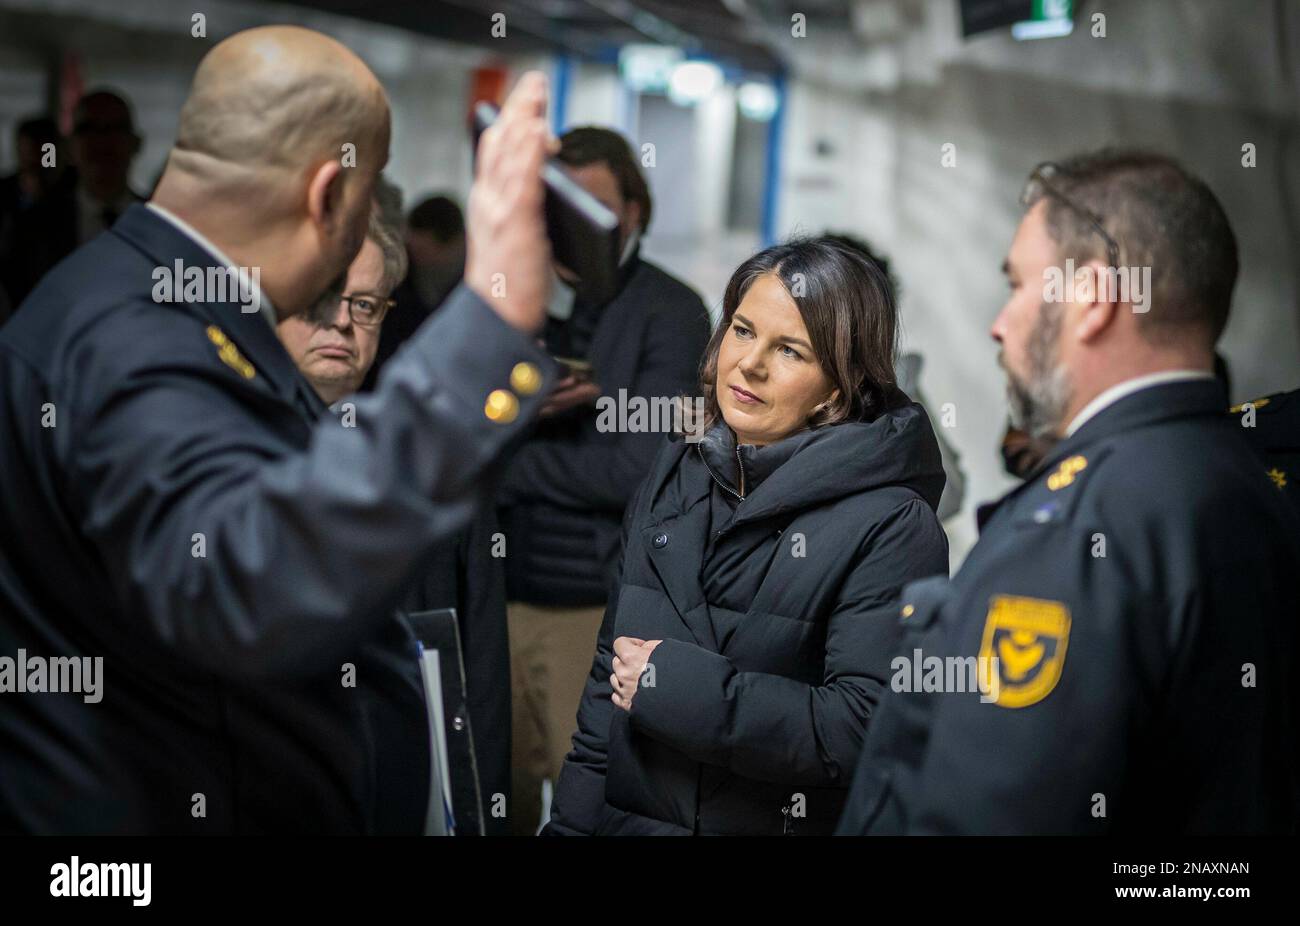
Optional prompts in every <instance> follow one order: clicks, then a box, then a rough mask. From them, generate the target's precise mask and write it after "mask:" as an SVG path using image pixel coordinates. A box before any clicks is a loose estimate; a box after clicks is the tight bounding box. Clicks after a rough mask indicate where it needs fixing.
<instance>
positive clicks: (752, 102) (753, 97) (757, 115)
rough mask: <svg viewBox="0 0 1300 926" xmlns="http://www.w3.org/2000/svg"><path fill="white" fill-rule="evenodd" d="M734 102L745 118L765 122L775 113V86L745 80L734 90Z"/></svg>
mask: <svg viewBox="0 0 1300 926" xmlns="http://www.w3.org/2000/svg"><path fill="white" fill-rule="evenodd" d="M736 103H737V104H738V105H739V106H740V112H741V114H742V115H743V116H744V117H745V118H746V119H753V120H754V121H755V122H767V121H768V120H769V119H771V118H772V117H773V116H775V115H776V104H777V99H776V88H775V87H773V86H772V85H771V84H764V83H760V82H759V81H756V80H750V81H746V82H745V83H743V84H741V85H740V89H739V90H737V91H736Z"/></svg>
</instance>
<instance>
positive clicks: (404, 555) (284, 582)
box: [0, 26, 554, 835]
mask: <svg viewBox="0 0 1300 926" xmlns="http://www.w3.org/2000/svg"><path fill="white" fill-rule="evenodd" d="M546 98H547V92H546V81H545V78H544V77H543V76H542V75H539V74H535V73H532V74H527V75H525V76H524V77H523V78H522V79H521V80H520V82H519V84H518V86H517V87H516V88H515V90H514V92H513V93H512V94H511V96H510V98H509V99H508V100H507V101H506V104H505V106H504V107H503V109H502V114H501V117H500V119H499V120H498V122H497V123H496V124H495V125H493V126H492V127H491V128H490V129H489V130H488V131H487V132H485V133H484V135H483V137H482V139H481V142H480V149H479V157H478V167H477V176H476V179H475V183H474V187H473V189H472V191H471V193H470V205H469V222H468V230H469V255H468V261H467V265H466V274H465V285H463V286H461V287H459V288H458V289H457V290H456V291H455V292H454V293H453V294H452V296H451V297H449V299H448V304H447V305H446V306H444V307H443V309H442V310H441V311H440V312H439V313H438V318H436V319H435V320H433V321H432V322H431V323H430V324H429V325H427V326H426V327H424V328H423V329H421V331H420V332H418V333H417V334H416V336H415V337H414V338H413V339H412V340H411V342H410V343H409V344H408V347H407V350H405V351H403V353H402V356H401V358H399V359H395V360H394V362H393V364H392V365H391V368H390V369H389V370H387V371H386V372H385V375H384V376H382V377H380V382H379V386H378V388H377V390H376V391H375V393H374V394H373V395H371V396H368V397H358V399H357V401H356V416H355V424H356V426H355V427H342V426H341V425H340V422H339V421H337V420H333V419H331V418H328V417H324V418H323V417H321V416H320V414H319V411H320V407H321V403H320V400H319V398H318V397H317V396H316V395H315V394H314V392H313V390H312V389H311V387H310V386H309V385H308V384H307V382H306V381H305V380H304V379H303V378H302V377H301V376H300V375H299V373H298V371H297V369H296V368H295V366H294V363H293V360H292V358H291V357H290V356H289V353H288V352H287V351H286V350H285V349H284V347H283V346H282V345H281V343H280V341H279V339H278V338H277V336H276V325H277V323H278V322H279V321H280V320H281V319H284V318H288V317H291V316H294V315H297V314H300V313H309V314H311V313H315V312H317V310H318V309H320V307H322V306H323V307H324V309H325V311H324V313H323V314H324V315H325V317H334V313H335V312H336V311H337V308H338V300H339V297H341V295H342V293H343V287H344V284H345V282H346V278H347V274H348V268H349V266H350V265H351V264H352V262H353V260H354V259H355V258H356V256H357V253H358V251H360V249H361V246H362V244H363V242H364V241H365V238H366V229H367V225H368V221H369V217H370V212H371V208H372V205H371V204H372V199H373V195H374V186H375V181H376V178H377V176H378V174H379V172H380V170H381V169H382V168H383V166H384V163H385V162H386V160H387V157H388V144H389V135H390V125H389V107H388V101H387V98H386V95H385V93H384V90H383V88H382V87H381V85H380V84H379V81H378V80H377V79H376V78H375V76H374V74H373V73H372V72H371V71H370V70H369V68H367V67H366V65H365V64H364V63H363V62H362V61H361V60H360V59H359V58H358V57H357V56H356V55H355V54H353V53H352V52H350V51H349V50H348V49H347V48H345V47H344V46H342V45H341V44H339V43H338V42H337V41H335V40H333V39H330V38H328V37H326V36H324V35H321V34H319V33H316V32H312V31H310V30H307V29H302V28H296V27H290V26H269V27H262V28H256V29H250V30H247V31H243V32H239V33H236V34H234V35H232V36H231V37H229V38H227V39H225V40H223V41H221V42H219V43H218V44H216V45H215V46H214V47H213V48H212V49H210V50H209V51H208V52H207V54H206V55H205V56H204V58H203V59H202V61H201V62H200V64H199V66H198V69H197V71H196V73H195V76H194V81H193V84H192V86H191V89H190V92H189V96H188V98H187V100H186V102H185V104H184V106H183V108H182V110H181V114H180V120H179V126H178V131H177V138H176V143H175V145H174V147H173V149H172V151H171V153H170V156H169V158H168V162H167V167H166V169H165V171H164V173H163V176H162V179H161V181H160V182H159V184H158V188H157V190H156V191H155V193H154V198H153V199H152V200H151V201H150V202H149V204H148V205H147V206H132V207H131V208H129V209H128V210H127V211H126V213H124V214H123V216H122V217H121V219H120V220H119V221H118V222H117V223H116V224H115V225H114V226H113V227H112V228H111V229H110V230H109V231H107V232H106V233H105V234H102V235H100V236H98V237H97V238H95V239H94V240H93V241H91V242H90V243H89V244H87V245H85V246H84V247H83V248H82V249H80V250H78V251H77V252H75V253H74V254H73V255H72V256H71V257H70V258H69V259H68V260H67V261H65V262H63V263H62V264H61V265H60V266H59V268H58V269H57V270H56V271H54V272H53V273H51V274H49V275H48V276H46V278H45V279H44V280H43V281H42V282H41V283H40V284H39V285H38V286H37V288H36V289H35V290H34V291H33V292H32V294H31V295H30V296H29V297H28V299H27V300H26V302H25V303H24V304H23V305H21V306H20V307H19V308H18V311H17V312H16V313H15V314H14V316H13V318H12V319H10V321H9V322H8V323H7V324H6V325H5V326H4V328H3V329H0V381H2V382H3V384H4V388H3V389H0V471H3V472H4V473H5V474H6V478H5V480H4V482H3V485H0V651H4V652H14V651H17V650H19V649H23V650H25V651H26V652H28V653H39V654H41V655H42V656H48V657H50V658H55V657H64V658H76V657H79V656H85V657H87V658H89V657H90V656H94V657H96V658H99V659H102V666H103V675H104V676H105V677H106V678H107V680H108V681H107V683H106V690H104V691H103V693H102V694H103V696H102V698H101V699H99V700H98V701H97V702H96V703H85V702H84V699H83V698H82V697H75V696H64V695H60V696H54V695H50V694H45V693H41V692H35V693H32V692H28V693H25V694H13V693H10V694H7V695H6V696H5V709H4V710H3V711H0V753H3V755H4V756H5V783H4V787H3V788H0V830H4V831H22V832H34V833H68V832H76V833H88V832H95V833H98V832H111V833H189V834H196V835H197V834H233V833H271V832H295V833H306V832H315V833H377V832H384V833H387V832H396V833H418V832H421V831H422V830H423V825H424V820H425V811H426V807H427V804H428V798H429V790H430V789H429V779H430V774H429V768H430V756H429V751H428V727H427V718H426V716H425V707H424V699H423V695H422V686H421V680H420V675H419V668H418V665H417V660H416V659H415V658H414V655H413V654H414V639H413V637H412V635H411V633H410V631H409V629H408V628H407V627H406V626H405V625H404V624H403V623H402V622H401V621H400V620H398V619H397V617H396V614H395V608H396V607H398V606H399V605H400V603H401V600H402V598H403V597H404V596H405V595H406V594H408V592H409V590H410V587H411V584H412V582H413V581H414V580H415V579H417V578H418V576H419V574H420V570H421V569H422V567H423V566H424V564H425V561H426V557H428V556H429V555H430V553H431V551H432V550H433V549H434V548H435V546H436V545H437V544H439V543H442V542H445V541H447V540H449V539H450V538H452V537H454V536H455V535H456V534H457V532H459V531H461V530H463V529H464V528H465V526H466V525H467V524H468V523H469V522H470V520H471V519H472V517H473V516H474V513H475V511H476V509H477V507H478V506H479V505H481V504H482V503H483V501H484V500H485V499H486V498H487V497H488V494H489V492H490V490H491V484H490V483H491V476H492V474H493V473H494V472H495V471H496V469H497V468H498V467H499V464H500V463H501V461H502V459H503V457H504V455H505V454H506V453H507V452H508V450H509V449H510V447H511V446H512V445H513V444H514V443H516V442H517V440H518V438H519V436H520V435H521V434H522V433H523V432H524V431H525V430H526V429H527V428H528V426H529V424H530V421H531V419H532V418H533V416H534V415H535V414H536V411H537V409H538V407H539V406H540V404H541V401H542V398H543V396H544V395H545V393H546V391H547V389H548V388H549V385H550V381H551V380H552V378H553V371H552V370H553V364H552V362H551V361H550V360H549V358H547V357H546V355H545V354H544V353H543V352H542V351H540V350H538V348H537V346H536V344H535V343H534V340H533V339H534V336H535V333H536V331H537V329H538V328H539V327H540V325H541V322H542V318H543V314H544V307H545V304H546V299H547V290H548V286H549V274H550V269H549V267H550V248H549V244H548V242H547V239H546V235H545V224H544V221H543V216H542V201H543V200H542V184H541V180H540V169H541V164H542V161H543V159H544V158H545V156H546V155H547V153H548V152H549V151H551V150H553V145H554V140H553V139H552V138H551V137H550V134H549V132H548V129H547V124H546V120H545V115H544V114H545V110H546ZM253 112H256V114H257V118H250V113H253ZM345 144H351V145H355V151H356V162H355V165H349V166H345V165H344V164H343V163H342V161H341V158H340V153H341V152H342V151H343V150H344V147H343V146H344V145H345ZM178 264H179V265H180V266H181V268H182V270H184V269H185V268H189V269H192V270H197V271H199V272H198V274H197V275H196V276H194V275H190V274H186V276H192V277H193V278H196V279H200V280H202V281H206V280H208V279H216V278H225V279H227V280H229V279H231V278H234V279H236V280H237V281H239V282H238V285H236V286H234V287H227V286H222V287H220V288H218V287H215V286H214V287H211V288H209V287H208V286H207V285H206V282H205V285H204V286H201V287H198V290H197V291H195V290H193V289H184V288H181V290H180V291H177V290H176V289H173V291H172V293H171V294H170V296H169V295H168V294H167V293H166V292H164V291H162V290H160V288H159V277H160V275H161V277H162V278H163V280H165V279H166V278H167V273H168V272H169V271H171V272H173V273H174V272H175V268H176V267H177V265H178ZM503 267H505V268H509V271H510V274H511V286H510V288H509V292H508V293H506V294H494V293H493V291H492V283H491V281H492V279H493V276H494V274H496V273H499V272H501V271H500V268H503ZM254 270H256V271H257V272H256V273H254V272H253V271H254ZM326 293H333V298H332V299H328V298H325V294H326ZM51 413H54V414H56V415H57V420H56V423H55V425H54V426H43V425H42V422H41V417H40V416H42V415H45V416H49V415H50V414H51ZM46 421H47V423H48V422H49V421H50V419H49V418H48V417H47V419H46Z"/></svg>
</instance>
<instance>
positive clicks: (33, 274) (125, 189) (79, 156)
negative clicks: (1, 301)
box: [0, 90, 142, 303]
mask: <svg viewBox="0 0 1300 926" xmlns="http://www.w3.org/2000/svg"><path fill="white" fill-rule="evenodd" d="M69 141H70V155H71V158H70V160H71V162H72V164H71V168H70V169H69V170H68V171H67V172H65V173H64V174H63V176H62V178H61V180H60V181H59V182H56V183H55V184H53V186H52V187H51V188H50V189H49V191H48V192H47V193H46V195H45V196H44V197H42V198H41V199H40V201H39V202H36V203H35V204H33V205H32V207H31V208H30V209H27V210H25V211H23V212H22V213H20V214H19V215H18V216H17V218H16V220H15V222H14V229H13V233H12V236H11V239H10V241H9V246H8V249H7V252H6V253H5V254H4V255H3V256H2V257H0V263H3V265H4V268H5V272H4V277H5V281H6V282H5V286H6V288H7V289H8V290H10V293H9V295H10V297H11V298H12V299H13V300H14V302H15V303H18V302H21V301H22V300H23V298H24V297H25V296H26V295H27V294H28V293H29V292H31V290H32V287H34V286H35V285H36V283H37V281H38V280H40V278H41V277H43V276H44V275H45V274H46V273H47V272H49V270H50V268H51V267H53V266H54V265H55V264H57V263H58V262H59V261H60V260H62V259H63V258H64V257H66V256H67V255H68V254H71V253H72V252H73V251H74V250H75V249H76V248H78V247H80V246H81V245H83V244H85V243H86V242H87V241H89V240H90V239H92V238H94V237H95V236H96V235H98V234H99V233H100V232H102V231H104V230H105V229H108V228H111V227H112V225H113V223H114V222H116V221H117V219H118V217H119V216H121V215H122V214H123V213H124V212H125V211H126V210H127V209H128V208H129V207H130V206H132V205H134V204H135V203H138V202H141V201H142V197H141V196H140V195H139V194H138V193H136V192H135V191H134V190H132V189H131V187H130V183H129V176H130V172H131V163H132V162H133V161H134V160H135V156H136V155H137V154H138V153H139V151H140V136H139V135H138V134H137V133H136V130H135V119H134V117H133V116H132V113H131V105H130V104H129V103H128V102H127V101H126V98H125V97H123V96H121V95H120V94H117V93H114V92H113V91H111V90H94V91H91V92H90V93H87V94H86V95H85V96H83V97H82V98H81V99H80V100H78V101H77V106H76V109H75V111H74V113H73V128H72V136H71V138H70V139H69Z"/></svg>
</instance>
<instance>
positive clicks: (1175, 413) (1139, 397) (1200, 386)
mask: <svg viewBox="0 0 1300 926" xmlns="http://www.w3.org/2000/svg"><path fill="white" fill-rule="evenodd" d="M1227 407H1228V396H1227V393H1226V392H1225V391H1224V389H1223V384H1222V383H1220V382H1219V381H1218V380H1216V379H1186V380H1179V381H1176V382H1172V383H1161V384H1159V385H1155V386H1148V387H1147V388H1145V389H1139V390H1138V391H1137V392H1133V393H1130V394H1129V395H1126V396H1124V397H1123V398H1122V399H1119V400H1118V401H1117V402H1115V403H1114V404H1113V405H1108V406H1107V407H1106V408H1103V409H1102V410H1101V411H1099V412H1097V414H1096V415H1094V416H1093V417H1092V418H1089V419H1088V420H1087V421H1086V422H1084V424H1083V426H1082V427H1081V428H1079V430H1077V431H1075V432H1074V433H1073V434H1071V435H1070V436H1069V437H1067V438H1065V439H1064V440H1062V441H1060V442H1059V443H1057V444H1056V445H1055V446H1054V447H1053V448H1052V450H1051V452H1050V453H1048V454H1046V455H1044V457H1043V459H1042V462H1040V463H1039V464H1038V466H1037V467H1036V468H1035V469H1034V471H1033V472H1032V473H1031V474H1030V476H1029V480H1030V481H1032V480H1034V479H1037V478H1038V477H1039V476H1040V475H1041V474H1042V473H1043V472H1044V471H1045V470H1047V469H1048V468H1049V467H1052V466H1054V465H1056V464H1057V463H1059V462H1060V461H1061V460H1063V459H1065V458H1066V457H1068V456H1070V455H1071V454H1074V453H1077V452H1078V451H1079V449H1080V448H1082V447H1084V446H1086V445H1088V444H1092V443H1095V442H1096V441H1099V440H1103V439H1105V438H1107V437H1111V436H1113V435H1115V434H1122V433H1124V432H1126V431H1134V430H1137V429H1138V428H1144V427H1147V426H1148V425H1152V424H1157V423H1158V422H1161V421H1168V420H1170V419H1173V418H1190V417H1194V416H1196V415H1208V416H1212V417H1216V418H1218V417H1222V415H1223V410H1224V409H1225V408H1227Z"/></svg>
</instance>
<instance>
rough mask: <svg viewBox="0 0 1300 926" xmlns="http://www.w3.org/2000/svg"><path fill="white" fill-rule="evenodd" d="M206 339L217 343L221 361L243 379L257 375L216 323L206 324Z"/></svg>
mask: <svg viewBox="0 0 1300 926" xmlns="http://www.w3.org/2000/svg"><path fill="white" fill-rule="evenodd" d="M208 340H209V341H211V342H212V343H213V344H215V345H217V356H218V357H220V358H221V362H222V363H224V364H225V365H226V366H228V367H230V369H232V370H234V371H235V372H236V373H238V374H239V375H240V376H242V377H244V379H252V378H253V377H254V376H256V375H257V370H255V369H254V368H253V365H252V364H251V363H249V362H248V361H247V360H246V359H244V355H243V354H241V353H240V352H239V348H238V347H236V346H235V342H234V341H232V340H230V338H229V337H227V336H226V333H225V332H224V331H222V330H221V329H220V328H218V327H217V326H216V325H208Z"/></svg>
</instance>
